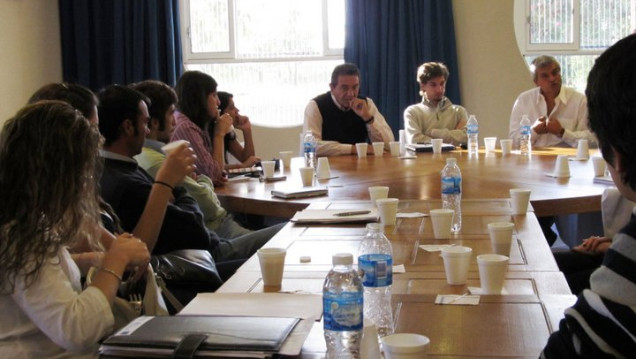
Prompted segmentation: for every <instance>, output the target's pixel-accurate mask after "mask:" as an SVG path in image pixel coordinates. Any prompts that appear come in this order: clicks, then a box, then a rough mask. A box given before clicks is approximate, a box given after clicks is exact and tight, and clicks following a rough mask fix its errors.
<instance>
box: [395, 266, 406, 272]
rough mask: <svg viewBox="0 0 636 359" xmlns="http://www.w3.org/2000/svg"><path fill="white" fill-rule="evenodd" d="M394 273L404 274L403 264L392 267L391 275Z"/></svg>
mask: <svg viewBox="0 0 636 359" xmlns="http://www.w3.org/2000/svg"><path fill="white" fill-rule="evenodd" d="M395 273H406V268H404V264H398V265H396V266H393V274H395Z"/></svg>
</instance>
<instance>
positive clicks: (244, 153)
mask: <svg viewBox="0 0 636 359" xmlns="http://www.w3.org/2000/svg"><path fill="white" fill-rule="evenodd" d="M218 95H219V101H220V102H221V104H220V105H219V113H220V114H221V115H225V114H228V115H230V116H232V121H233V122H232V125H233V126H234V128H238V129H239V130H241V131H242V132H243V142H244V144H243V145H242V144H241V143H240V142H239V141H238V140H237V139H236V132H235V131H234V130H232V131H230V132H229V133H228V134H226V135H225V144H224V145H225V157H226V158H225V169H232V168H243V167H252V166H254V165H255V164H256V163H258V162H259V161H260V160H261V159H260V158H258V157H256V156H255V155H254V153H255V149H254V140H253V139H252V124H251V123H250V119H249V117H247V116H243V115H241V114H239V109H238V108H237V107H236V105H235V104H234V95H232V94H231V93H228V92H223V91H219V92H218ZM228 152H229V153H230V154H231V155H232V156H234V158H236V159H237V160H238V161H240V162H241V163H235V164H228V163H227V153H228Z"/></svg>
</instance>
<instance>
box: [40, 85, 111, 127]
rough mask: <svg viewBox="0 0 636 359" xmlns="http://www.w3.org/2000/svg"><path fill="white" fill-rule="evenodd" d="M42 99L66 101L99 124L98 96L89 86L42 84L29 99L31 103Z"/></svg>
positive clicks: (92, 121)
mask: <svg viewBox="0 0 636 359" xmlns="http://www.w3.org/2000/svg"><path fill="white" fill-rule="evenodd" d="M41 100H59V101H64V102H66V103H68V104H70V105H71V106H73V107H75V109H76V110H78V111H79V112H81V113H82V115H84V117H86V118H87V119H88V120H89V121H90V122H91V123H94V124H97V123H98V122H99V118H98V116H97V96H95V94H94V93H93V91H91V90H89V89H88V88H86V87H84V86H82V85H78V84H72V83H64V82H63V83H52V84H48V85H44V86H42V87H41V88H40V89H39V90H37V91H36V92H35V93H34V94H33V95H32V96H31V98H30V99H29V103H35V102H38V101H41Z"/></svg>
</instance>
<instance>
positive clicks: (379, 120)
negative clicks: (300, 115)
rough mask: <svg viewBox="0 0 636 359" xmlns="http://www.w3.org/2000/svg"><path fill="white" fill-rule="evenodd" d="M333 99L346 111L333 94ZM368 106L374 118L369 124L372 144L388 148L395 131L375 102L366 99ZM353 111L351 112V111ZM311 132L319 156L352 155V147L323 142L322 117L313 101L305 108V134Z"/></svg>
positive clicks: (333, 142) (368, 130) (368, 129)
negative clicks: (382, 144) (382, 143)
mask: <svg viewBox="0 0 636 359" xmlns="http://www.w3.org/2000/svg"><path fill="white" fill-rule="evenodd" d="M331 99H332V100H333V102H334V104H335V105H336V106H337V107H338V108H339V109H340V110H343V111H346V110H345V109H344V108H343V107H342V106H340V104H339V103H338V101H336V99H335V98H334V97H333V94H331ZM366 100H367V105H368V106H369V113H370V114H371V116H373V122H372V123H370V124H367V125H366V127H367V132H368V134H369V139H370V140H371V142H384V144H385V147H386V148H388V145H389V142H391V141H393V140H394V139H395V137H394V136H393V131H391V127H389V125H388V124H387V123H386V120H385V119H384V116H382V114H381V113H380V111H379V110H378V108H377V107H376V105H375V103H373V100H371V99H370V98H368V97H367V98H366ZM349 111H351V110H349ZM306 131H311V132H312V134H313V135H314V137H315V138H316V140H317V141H318V149H317V155H318V156H335V155H349V154H351V145H350V144H344V143H339V142H336V141H323V140H322V115H321V114H320V110H319V109H318V104H317V103H316V101H314V100H311V101H309V103H308V104H307V107H306V108H305V121H304V123H303V132H306Z"/></svg>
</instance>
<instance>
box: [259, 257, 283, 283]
mask: <svg viewBox="0 0 636 359" xmlns="http://www.w3.org/2000/svg"><path fill="white" fill-rule="evenodd" d="M256 253H257V254H258V261H259V263H260V264H261V274H262V276H263V285H265V286H268V287H269V286H278V287H280V285H281V283H282V281H283V268H285V254H286V253H287V251H286V250H285V248H261V249H259V250H258V251H257V252H256Z"/></svg>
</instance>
